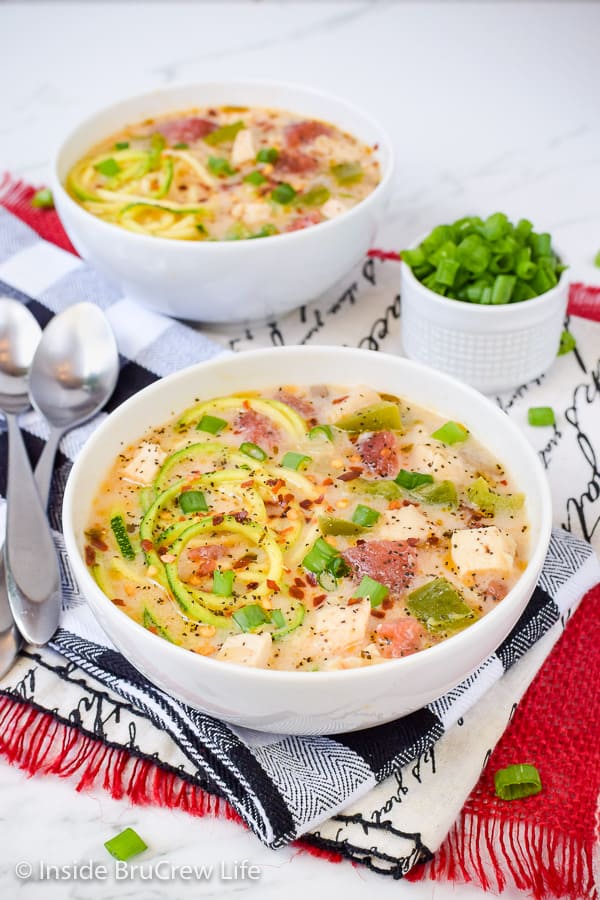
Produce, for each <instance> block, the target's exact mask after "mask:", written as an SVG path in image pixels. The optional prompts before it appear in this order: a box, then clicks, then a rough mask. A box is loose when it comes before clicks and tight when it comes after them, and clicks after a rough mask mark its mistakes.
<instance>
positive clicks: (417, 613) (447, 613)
mask: <svg viewBox="0 0 600 900" xmlns="http://www.w3.org/2000/svg"><path fill="white" fill-rule="evenodd" d="M406 606H407V608H408V611H409V612H410V614H411V615H413V616H414V617H415V618H416V619H418V620H419V621H420V622H422V623H423V624H424V625H425V628H427V630H428V631H431V632H434V633H435V632H438V631H450V630H455V629H458V628H464V627H465V625H468V624H469V622H470V621H472V620H473V619H474V618H475V615H474V613H473V610H472V609H471V607H470V606H467V604H466V603H465V602H464V600H463V598H462V597H461V595H460V594H459V592H458V591H457V590H456V588H455V587H454V585H452V584H450V582H449V581H447V580H446V579H445V578H435V579H434V580H433V581H428V582H427V584H424V585H423V586H422V587H420V588H417V589H416V590H414V591H411V592H410V594H409V595H408V598H407V601H406Z"/></svg>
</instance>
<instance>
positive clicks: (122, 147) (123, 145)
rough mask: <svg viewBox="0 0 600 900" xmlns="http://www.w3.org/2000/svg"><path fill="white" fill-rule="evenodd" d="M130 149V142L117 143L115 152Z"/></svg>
mask: <svg viewBox="0 0 600 900" xmlns="http://www.w3.org/2000/svg"><path fill="white" fill-rule="evenodd" d="M128 147H129V141H117V143H116V144H115V150H127V148H128Z"/></svg>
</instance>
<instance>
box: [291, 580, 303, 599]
mask: <svg viewBox="0 0 600 900" xmlns="http://www.w3.org/2000/svg"><path fill="white" fill-rule="evenodd" d="M289 593H290V597H294V598H295V599H296V600H304V591H303V590H302V588H299V587H297V586H296V585H295V584H293V585H292V586H291V588H290V589H289Z"/></svg>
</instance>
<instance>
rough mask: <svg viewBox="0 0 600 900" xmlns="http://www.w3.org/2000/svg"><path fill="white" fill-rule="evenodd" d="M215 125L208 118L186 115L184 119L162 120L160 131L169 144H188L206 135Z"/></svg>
mask: <svg viewBox="0 0 600 900" xmlns="http://www.w3.org/2000/svg"><path fill="white" fill-rule="evenodd" d="M216 127H217V123H216V122H211V120H210V119H201V118H200V117H199V116H187V117H186V118H184V119H171V120H170V121H169V122H162V123H161V125H160V128H159V131H160V133H161V134H162V135H163V137H164V138H165V139H166V140H167V141H168V142H169V143H170V144H189V143H190V142H191V141H197V140H198V139H199V138H203V137H206V135H207V134H210V133H211V131H214V130H215V129H216Z"/></svg>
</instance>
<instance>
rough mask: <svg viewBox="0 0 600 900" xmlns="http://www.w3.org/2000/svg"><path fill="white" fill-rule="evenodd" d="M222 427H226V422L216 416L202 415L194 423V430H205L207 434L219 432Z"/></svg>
mask: <svg viewBox="0 0 600 900" xmlns="http://www.w3.org/2000/svg"><path fill="white" fill-rule="evenodd" d="M224 428H227V422H226V421H225V419H220V418H219V417H218V416H202V418H201V419H200V421H199V422H198V424H197V425H196V431H206V432H207V433H208V434H219V432H221V431H223V429H224Z"/></svg>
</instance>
